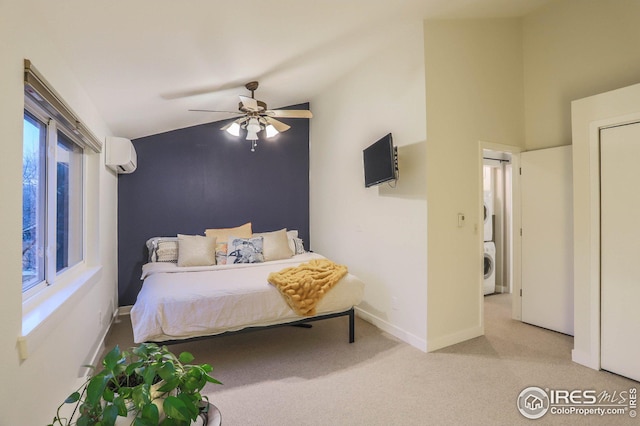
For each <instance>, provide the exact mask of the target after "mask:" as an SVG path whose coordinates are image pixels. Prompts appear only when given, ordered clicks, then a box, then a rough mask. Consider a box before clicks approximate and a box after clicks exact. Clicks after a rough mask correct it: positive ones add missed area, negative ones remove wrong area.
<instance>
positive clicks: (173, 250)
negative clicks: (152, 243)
mask: <svg viewBox="0 0 640 426" xmlns="http://www.w3.org/2000/svg"><path fill="white" fill-rule="evenodd" d="M156 262H173V263H177V262H178V241H160V242H158V248H157V250H156Z"/></svg>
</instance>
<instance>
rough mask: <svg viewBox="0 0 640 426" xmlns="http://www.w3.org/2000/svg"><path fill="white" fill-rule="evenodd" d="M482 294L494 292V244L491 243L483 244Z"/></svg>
mask: <svg viewBox="0 0 640 426" xmlns="http://www.w3.org/2000/svg"><path fill="white" fill-rule="evenodd" d="M483 290H484V294H485V295H487V294H491V293H495V292H496V244H495V243H494V242H493V241H486V242H485V243H484V286H483Z"/></svg>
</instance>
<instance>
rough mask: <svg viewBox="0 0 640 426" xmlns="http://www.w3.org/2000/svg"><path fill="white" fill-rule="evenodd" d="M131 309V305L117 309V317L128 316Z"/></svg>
mask: <svg viewBox="0 0 640 426" xmlns="http://www.w3.org/2000/svg"><path fill="white" fill-rule="evenodd" d="M131 308H133V305H127V306H120V307H118V316H119V317H122V316H126V315H130V314H131Z"/></svg>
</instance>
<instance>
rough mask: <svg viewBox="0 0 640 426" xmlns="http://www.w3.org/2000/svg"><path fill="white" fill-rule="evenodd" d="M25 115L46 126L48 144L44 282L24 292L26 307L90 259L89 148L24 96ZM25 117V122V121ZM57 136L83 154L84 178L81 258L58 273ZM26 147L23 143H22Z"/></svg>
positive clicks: (81, 186) (82, 187)
mask: <svg viewBox="0 0 640 426" xmlns="http://www.w3.org/2000/svg"><path fill="white" fill-rule="evenodd" d="M23 110H24V114H30V115H31V116H32V117H33V118H35V119H37V120H39V121H40V122H41V123H43V124H44V126H45V128H46V129H45V132H46V142H45V145H46V147H45V190H44V192H45V202H44V205H45V213H44V214H45V218H44V227H45V229H44V232H43V234H44V235H45V241H44V279H43V280H42V281H41V282H39V283H38V284H36V285H34V286H33V287H31V288H29V289H28V290H26V291H23V292H22V301H23V304H24V303H25V302H26V301H28V300H30V299H34V297H35V296H37V295H40V294H42V293H43V291H44V290H45V289H47V288H50V287H53V286H55V284H56V283H58V282H61V281H63V282H64V281H67V280H68V279H69V277H71V276H73V275H75V274H76V273H77V272H76V271H77V270H78V269H80V268H84V267H85V266H86V256H87V238H86V236H87V220H86V219H87V218H86V211H87V192H86V188H87V155H88V153H87V148H86V146H85V145H84V144H83V143H82V142H81V141H79V140H78V138H77V137H75V135H74V133H73V132H71V131H69V130H68V129H67V128H66V127H65V126H64V124H63V123H60V122H59V121H58V120H56V118H54V117H52V116H51V115H52V114H50V113H48V112H47V111H45V110H44V109H43V108H42V107H41V106H40V105H39V104H38V103H36V102H35V101H34V100H33V99H31V97H30V96H28V95H27V93H25V95H24V108H23ZM24 114H23V120H24ZM58 133H61V134H62V135H63V136H64V137H65V138H66V139H67V140H68V141H70V142H72V143H73V144H75V145H76V146H78V147H79V148H80V149H81V150H82V151H81V159H82V164H81V165H80V166H79V168H80V171H81V174H82V176H81V177H80V193H81V197H82V200H81V201H80V205H81V212H80V215H79V216H80V217H81V220H82V225H81V227H80V231H81V233H82V237H81V239H82V241H81V243H80V246H81V249H80V252H81V258H80V260H79V261H78V262H76V263H75V264H73V265H71V266H68V267H65V268H63V269H61V270H60V271H59V272H58V271H56V243H57V241H56V240H57V236H56V230H57V226H56V219H57V205H56V203H57V197H56V194H57V162H58V155H57V149H58ZM22 143H24V140H23V141H22Z"/></svg>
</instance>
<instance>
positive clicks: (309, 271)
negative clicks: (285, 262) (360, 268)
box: [267, 259, 347, 316]
mask: <svg viewBox="0 0 640 426" xmlns="http://www.w3.org/2000/svg"><path fill="white" fill-rule="evenodd" d="M346 274H347V267H346V266H343V265H337V264H335V263H333V262H332V261H330V260H328V259H313V260H311V261H309V262H307V263H303V264H301V265H299V266H292V267H289V268H285V269H283V270H281V271H279V272H272V273H270V274H269V277H268V278H267V281H269V283H270V284H271V285H273V286H275V287H276V288H277V289H278V290H280V293H281V294H282V295H283V296H284V298H285V300H286V301H287V304H288V305H289V306H290V307H291V309H293V310H294V311H295V312H296V313H297V314H298V315H303V316H309V315H315V314H316V305H317V304H318V302H319V301H320V299H322V297H323V296H324V295H325V294H326V293H327V292H328V291H329V290H331V288H333V286H334V285H336V283H337V282H338V281H340V279H341V278H342V277H344V276H345V275H346Z"/></svg>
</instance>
